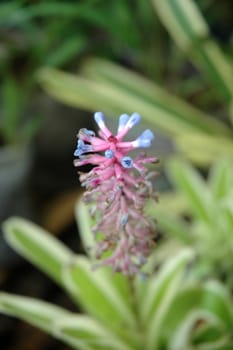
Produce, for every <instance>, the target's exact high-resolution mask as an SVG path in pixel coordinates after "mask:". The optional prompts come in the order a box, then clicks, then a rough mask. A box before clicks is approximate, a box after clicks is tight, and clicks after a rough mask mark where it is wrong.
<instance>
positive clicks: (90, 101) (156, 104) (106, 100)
mask: <svg viewBox="0 0 233 350" xmlns="http://www.w3.org/2000/svg"><path fill="white" fill-rule="evenodd" d="M92 65H94V68H95V69H96V72H98V70H97V68H98V69H99V70H100V68H101V71H100V73H99V74H98V77H96V76H95V75H96V73H95V75H94V74H93V73H92V72H93V71H92V70H91V68H90V71H89V70H88V67H89V66H90V67H92ZM102 67H104V69H103V68H102ZM94 68H93V70H94ZM87 72H88V76H90V77H89V78H88V79H87V78H82V77H74V76H72V75H70V74H67V73H64V72H59V71H58V70H54V69H45V68H44V69H42V70H40V72H39V74H38V79H39V81H40V83H41V84H42V86H43V87H44V88H45V90H46V91H47V92H48V93H49V94H51V95H52V96H54V97H55V98H58V99H59V100H61V101H63V102H65V103H67V104H70V105H72V106H75V107H82V108H85V109H88V110H93V111H94V110H103V111H105V112H108V113H110V114H121V113H122V110H124V112H126V113H132V112H133V111H135V110H136V111H137V112H138V113H140V114H142V115H143V117H144V119H145V120H147V121H148V122H149V123H151V124H153V125H155V126H156V127H157V128H159V129H160V131H161V132H164V133H166V134H169V135H171V136H178V135H182V133H185V134H186V133H188V132H190V133H192V132H196V133H197V132H199V131H202V132H206V133H207V134H217V135H219V133H223V134H229V131H228V129H227V128H226V127H225V126H224V125H223V124H222V123H220V122H218V121H216V120H214V119H213V118H211V117H209V116H208V115H205V114H203V113H202V112H200V111H199V110H197V109H195V108H193V107H191V106H189V105H188V104H186V103H185V102H183V101H181V100H179V99H178V98H175V97H173V96H172V95H170V94H168V93H166V92H165V91H164V90H162V89H161V88H159V87H158V86H156V85H155V84H153V83H151V82H149V81H147V80H146V79H144V78H141V77H140V76H138V75H137V74H133V73H130V72H129V71H127V70H126V69H123V68H120V67H118V66H115V65H113V64H111V63H108V62H106V61H100V62H99V61H98V60H93V61H89V63H87V64H86V65H85V67H84V73H85V74H87ZM103 72H105V74H104V73H103ZM92 75H93V76H94V78H93V77H92Z"/></svg>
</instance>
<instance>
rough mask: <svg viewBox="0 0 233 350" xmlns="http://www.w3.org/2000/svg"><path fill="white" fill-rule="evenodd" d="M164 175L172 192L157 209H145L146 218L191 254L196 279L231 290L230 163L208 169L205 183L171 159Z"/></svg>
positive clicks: (232, 205)
mask: <svg viewBox="0 0 233 350" xmlns="http://www.w3.org/2000/svg"><path fill="white" fill-rule="evenodd" d="M167 175H168V177H169V178H170V179H171V182H172V184H173V186H174V189H173V191H172V192H171V193H167V194H166V193H165V194H164V196H163V195H162V196H161V200H160V205H159V208H154V207H153V205H151V206H148V214H150V215H152V216H154V217H156V216H157V217H159V226H160V228H161V229H162V230H163V231H164V232H165V235H166V238H168V240H169V238H172V239H175V240H176V241H178V242H180V243H182V245H184V246H191V247H192V248H193V249H194V250H195V252H196V253H197V257H198V261H199V263H198V264H196V273H197V274H199V277H200V276H201V277H206V276H208V277H209V276H212V277H217V278H219V279H221V280H223V281H224V282H226V283H227V284H228V286H229V287H230V288H232V287H233V276H232V268H233V265H232V252H233V201H232V198H233V197H232V188H233V187H232V186H233V175H232V166H231V162H230V161H229V160H227V159H222V160H219V161H218V162H216V163H215V164H214V165H213V166H212V168H211V169H210V171H209V177H208V180H204V179H203V178H202V176H201V175H200V174H199V173H198V171H197V170H195V169H194V168H193V167H192V166H191V165H190V164H188V163H187V162H185V161H184V160H181V159H171V160H170V162H169V163H168V165H167ZM165 245H166V244H165Z"/></svg>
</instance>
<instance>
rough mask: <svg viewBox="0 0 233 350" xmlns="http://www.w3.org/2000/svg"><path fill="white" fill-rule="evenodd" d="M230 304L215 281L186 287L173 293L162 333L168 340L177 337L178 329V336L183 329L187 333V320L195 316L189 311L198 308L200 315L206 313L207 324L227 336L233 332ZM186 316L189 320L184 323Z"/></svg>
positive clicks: (226, 295)
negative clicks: (175, 293)
mask: <svg viewBox="0 0 233 350" xmlns="http://www.w3.org/2000/svg"><path fill="white" fill-rule="evenodd" d="M232 307H233V304H232V301H231V299H230V297H229V295H228V293H227V290H226V289H225V288H224V287H223V286H222V285H221V284H219V283H217V282H208V283H206V284H205V285H196V286H191V287H185V288H184V289H182V290H181V291H180V293H178V294H177V295H176V297H175V298H174V300H173V302H172V305H171V307H170V309H169V311H168V313H167V315H166V318H165V320H164V327H163V328H162V333H163V334H162V337H163V338H164V339H167V340H168V341H169V340H171V339H173V338H176V337H178V338H177V339H178V340H179V339H180V338H179V335H177V334H179V332H181V336H182V332H185V337H188V329H187V328H186V327H188V328H189V325H188V323H189V322H191V321H192V319H193V317H194V316H192V315H196V312H197V310H198V312H202V313H203V315H207V319H206V321H207V325H211V327H212V326H214V327H217V329H218V330H219V335H220V337H219V339H221V338H222V337H227V336H229V335H230V334H231V332H232V325H233V312H232ZM211 315H212V316H211ZM194 318H195V317H194ZM188 319H189V320H190V321H189V322H188V323H186V322H185V320H188ZM200 319H202V317H201V318H200ZM191 323H192V322H191ZM204 324H205V323H204ZM190 325H191V324H190ZM200 325H202V323H201V324H200ZM180 327H181V328H180ZM179 329H180V330H179ZM190 331H191V329H190ZM177 332H178V333H177ZM172 343H173V342H172V341H171V344H172ZM171 346H172V345H171Z"/></svg>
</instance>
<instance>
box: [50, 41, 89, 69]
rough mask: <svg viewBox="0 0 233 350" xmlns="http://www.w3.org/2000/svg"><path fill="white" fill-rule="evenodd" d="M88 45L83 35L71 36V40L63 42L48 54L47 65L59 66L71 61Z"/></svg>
mask: <svg viewBox="0 0 233 350" xmlns="http://www.w3.org/2000/svg"><path fill="white" fill-rule="evenodd" d="M85 46H86V40H85V39H84V38H82V37H77V35H75V36H74V37H71V38H69V40H67V41H65V42H64V43H62V45H60V46H59V48H57V49H56V50H54V52H53V53H51V54H50V55H48V57H47V59H46V61H45V65H48V66H53V67H59V66H62V65H63V64H65V63H66V62H67V61H69V60H70V59H71V58H73V57H75V56H77V55H78V54H79V53H80V52H81V51H82V50H83V49H84V47H85Z"/></svg>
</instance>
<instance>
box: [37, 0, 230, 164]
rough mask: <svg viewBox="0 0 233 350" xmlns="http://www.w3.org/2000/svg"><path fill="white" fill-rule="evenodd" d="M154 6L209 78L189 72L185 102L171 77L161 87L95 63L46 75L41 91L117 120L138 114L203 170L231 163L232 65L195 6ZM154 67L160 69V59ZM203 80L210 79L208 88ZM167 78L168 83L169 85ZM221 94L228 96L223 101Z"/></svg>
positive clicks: (180, 65) (178, 2)
mask: <svg viewBox="0 0 233 350" xmlns="http://www.w3.org/2000/svg"><path fill="white" fill-rule="evenodd" d="M152 2H153V3H155V5H156V6H155V8H156V9H157V12H158V14H159V16H160V17H161V18H162V21H163V22H164V21H165V25H166V26H167V27H168V29H169V31H171V32H172V36H173V37H175V40H176V42H177V43H178V44H179V45H180V46H181V47H182V49H184V51H185V52H186V53H188V55H189V57H190V59H191V60H192V61H193V62H194V63H196V61H197V62H198V64H199V66H200V67H201V68H202V71H203V72H204V74H203V75H200V74H199V73H198V74H197V72H196V71H192V69H191V68H190V67H189V69H188V72H189V73H188V75H187V77H186V78H184V76H183V77H182V80H181V81H180V80H179V82H176V85H178V84H179V85H180V86H181V91H180V92H181V93H183V99H182V98H178V97H176V94H173V93H172V91H171V87H170V86H169V84H170V82H171V81H170V79H171V77H170V75H169V74H168V75H166V76H164V77H163V80H162V81H161V83H160V84H159V82H160V80H159V79H156V80H157V81H158V83H155V82H153V80H152V79H153V78H154V77H153V76H150V80H147V79H146V78H144V77H143V76H142V75H139V74H137V73H133V72H132V71H130V70H129V69H126V68H122V67H121V66H120V65H117V64H113V63H110V62H108V61H106V60H103V59H95V58H94V59H89V60H87V61H85V62H84V64H83V66H82V68H81V71H80V73H81V74H80V75H78V76H76V75H72V74H68V73H65V72H61V71H59V70H56V69H48V68H44V69H42V70H41V71H40V73H39V80H40V82H41V84H42V86H43V87H44V88H45V90H46V91H47V92H48V93H49V94H51V95H52V96H54V97H55V98H57V99H59V100H61V101H62V102H64V103H67V104H69V105H72V106H76V107H80V108H84V109H87V110H92V111H94V110H102V111H103V112H106V113H108V114H110V115H114V114H115V115H117V114H119V113H121V112H122V110H124V112H128V113H132V112H133V111H135V110H137V112H139V113H140V114H142V115H143V116H144V118H145V119H147V121H149V122H150V123H151V124H153V125H154V126H155V127H156V128H157V129H158V130H159V131H160V132H162V133H164V134H165V135H169V136H170V137H172V138H173V140H174V142H175V144H176V146H177V148H178V149H179V150H180V151H181V152H183V153H184V154H185V155H186V157H188V158H189V159H190V160H191V161H193V162H195V163H196V164H199V165H201V166H207V165H209V164H211V163H212V162H213V161H214V160H215V159H216V157H218V156H220V157H221V156H222V155H228V156H229V157H231V158H232V156H233V143H232V126H231V122H232V115H231V114H232V91H233V90H232V89H233V85H232V81H233V80H232V78H233V73H232V72H233V71H232V66H231V64H230V59H229V58H228V57H226V56H224V53H223V52H222V51H221V49H220V48H219V46H218V45H217V43H216V42H215V41H214V39H213V37H211V34H210V30H209V28H208V25H207V22H206V21H205V20H204V18H203V16H202V15H201V13H200V10H199V9H198V7H197V6H196V4H195V3H194V2H192V1H191V0H187V2H184V1H182V0H176V1H169V0H166V1H163V2H160V1H158V2H157V1H152ZM186 5H187V6H186ZM174 6H175V7H177V8H176V10H177V11H174V9H173V7H174ZM186 24H187V25H188V26H189V27H188V28H186ZM173 26H174V30H172V28H173ZM163 40H164V37H163ZM171 46H172V45H171ZM174 52H177V51H175V50H174ZM176 58H177V54H174V57H173V55H171V57H169V58H167V60H169V63H171V67H172V65H173V60H174V62H176V63H177V62H179V63H178V67H176V72H177V71H178V72H182V71H181V69H183V74H184V72H185V71H184V70H185V62H186V61H185V58H183V60H177V59H176ZM165 62H166V59H165ZM154 66H157V67H158V66H159V63H158V61H157V57H156V56H155V57H154ZM131 68H132V67H131ZM133 68H135V67H133ZM160 68H161V67H160ZM144 74H146V73H145V71H144ZM202 76H204V77H205V76H206V77H209V78H210V79H209V82H208V88H207V86H206V84H207V82H204V81H203V80H202ZM166 78H167V79H168V81H167V83H164V80H165V79H166ZM206 80H207V79H206ZM162 84H163V85H168V89H167V90H165V89H164V87H163V86H161V85H162ZM210 84H212V85H210ZM169 90H170V91H169ZM218 90H220V91H221V92H222V93H223V95H221V94H220V95H221V96H218V94H217V93H218ZM178 91H179V90H178ZM205 94H206V96H208V99H206V98H205V97H204V96H205ZM180 95H181V94H180ZM193 95H197V98H196V100H197V101H199V102H198V103H196V102H195V100H194V101H193V99H192V96H193ZM193 102H194V103H193ZM200 107H201V108H200ZM227 110H228V112H227ZM211 114H213V115H211ZM203 150H205V152H203Z"/></svg>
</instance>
